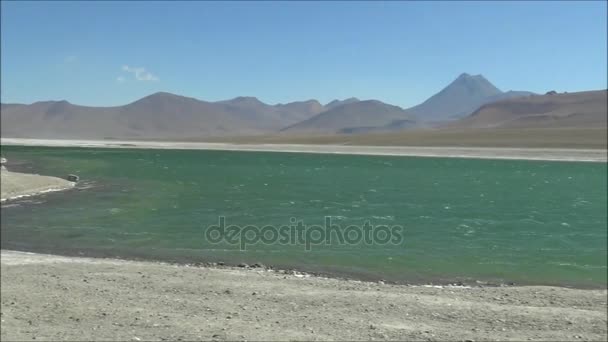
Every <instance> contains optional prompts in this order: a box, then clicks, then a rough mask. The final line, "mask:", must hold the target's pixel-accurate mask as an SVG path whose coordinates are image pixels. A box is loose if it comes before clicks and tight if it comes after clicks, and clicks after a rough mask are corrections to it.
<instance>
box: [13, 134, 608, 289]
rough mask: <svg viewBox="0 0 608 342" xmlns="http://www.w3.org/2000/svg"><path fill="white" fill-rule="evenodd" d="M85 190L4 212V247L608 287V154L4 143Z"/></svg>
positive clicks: (415, 277)
mask: <svg viewBox="0 0 608 342" xmlns="http://www.w3.org/2000/svg"><path fill="white" fill-rule="evenodd" d="M2 154H3V156H6V157H7V158H8V159H9V161H11V162H22V163H21V164H19V165H16V166H15V167H14V169H15V168H17V169H21V170H25V171H27V170H32V171H36V172H39V173H41V174H49V175H57V176H64V175H66V174H68V173H76V174H78V175H79V176H80V177H81V179H82V181H81V182H80V184H79V188H80V189H76V190H70V191H67V192H64V193H53V194H48V195H44V196H41V197H35V198H30V199H25V200H19V201H16V202H11V203H8V204H5V205H3V208H2V248H7V249H16V250H27V251H38V252H52V253H64V254H84V255H105V256H118V257H138V258H147V259H161V260H178V261H195V260H199V261H218V260H222V261H226V262H232V263H238V262H247V263H253V262H261V263H265V264H270V265H280V266H283V267H295V268H299V269H303V270H308V271H320V272H325V273H331V274H340V275H348V276H353V277H357V278H364V279H386V280H392V281H400V282H453V281H464V282H473V281H475V280H480V281H488V282H495V283H505V282H515V283H517V284H546V285H565V286H578V287H605V286H606V283H607V280H606V276H607V274H606V258H607V252H606V245H607V216H606V215H607V214H606V211H607V200H606V186H607V184H606V171H607V168H606V163H576V162H543V161H513V160H476V159H453V158H415V157H387V156H349V155H323V154H296V153H266V152H234V151H192V150H190V151H189V150H142V149H103V148H57V147H54V148H49V147H18V146H3V147H2ZM219 216H225V217H226V220H227V222H228V223H229V224H237V225H243V226H244V225H248V224H250V225H258V226H260V227H261V226H264V225H269V224H271V225H277V226H280V225H285V224H290V218H292V217H293V218H297V219H298V220H302V221H303V222H304V223H305V224H308V225H312V224H323V223H324V217H325V216H330V217H332V220H333V223H335V224H339V225H341V226H342V227H346V226H348V225H350V224H355V225H362V224H363V223H364V222H365V221H367V220H369V221H370V223H372V224H374V225H379V224H386V225H400V226H403V227H404V229H405V230H404V232H403V237H404V242H403V243H402V244H400V245H366V244H358V245H342V246H338V245H335V244H334V245H329V246H325V245H321V246H313V248H312V250H311V251H305V250H304V248H303V246H302V245H297V246H286V245H280V244H272V245H263V244H257V245H254V246H249V247H248V248H247V250H246V251H241V250H239V246H237V245H229V244H219V245H217V244H211V243H209V242H208V241H207V240H206V239H205V234H204V230H205V228H206V227H208V226H209V225H212V224H214V223H216V222H217V221H218V217H219Z"/></svg>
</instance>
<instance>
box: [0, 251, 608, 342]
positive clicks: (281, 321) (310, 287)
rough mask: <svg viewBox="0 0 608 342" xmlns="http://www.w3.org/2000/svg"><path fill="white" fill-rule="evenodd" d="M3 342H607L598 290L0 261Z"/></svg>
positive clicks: (79, 261)
mask: <svg viewBox="0 0 608 342" xmlns="http://www.w3.org/2000/svg"><path fill="white" fill-rule="evenodd" d="M1 271H2V300H1V307H2V315H1V320H2V323H1V328H2V329H1V336H0V337H1V339H2V340H3V341H6V340H33V339H34V338H35V339H36V340H37V341H39V340H178V339H182V340H372V339H373V340H430V341H432V340H598V341H600V340H604V341H605V340H606V338H607V337H608V336H607V329H606V324H607V315H606V308H607V306H606V301H607V291H606V290H579V289H566V288H557V287H472V288H464V287H424V286H406V285H388V284H382V283H371V282H358V281H352V280H340V279H326V278H320V277H314V276H308V275H304V274H284V273H282V272H280V271H271V270H266V269H262V268H256V269H243V268H240V269H239V268H227V267H226V268H221V267H220V268H210V267H194V266H190V267H189V266H177V265H169V264H162V263H153V262H136V261H122V260H112V259H90V258H77V257H61V256H50V255H41V254H31V253H23V252H13V251H6V250H5V251H2V256H1Z"/></svg>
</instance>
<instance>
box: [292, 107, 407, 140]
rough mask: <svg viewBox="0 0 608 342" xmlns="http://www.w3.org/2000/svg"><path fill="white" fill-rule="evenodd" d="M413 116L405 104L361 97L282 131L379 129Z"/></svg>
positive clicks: (336, 131)
mask: <svg viewBox="0 0 608 342" xmlns="http://www.w3.org/2000/svg"><path fill="white" fill-rule="evenodd" d="M409 118H410V117H409V116H408V114H407V113H406V112H405V111H404V110H403V109H402V108H401V107H397V106H392V105H389V104H386V103H383V102H380V101H377V100H367V101H357V102H352V103H348V104H344V105H340V106H337V107H335V108H333V109H330V110H327V111H325V112H322V113H320V114H318V115H316V116H314V117H312V118H310V119H308V120H305V121H302V122H299V123H297V124H295V125H291V126H289V127H286V128H284V129H283V130H282V132H287V133H292V132H311V133H358V132H363V131H369V130H377V129H379V127H384V126H386V125H390V124H391V123H392V122H397V121H403V120H407V119H409Z"/></svg>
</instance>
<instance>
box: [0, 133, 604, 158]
mask: <svg viewBox="0 0 608 342" xmlns="http://www.w3.org/2000/svg"><path fill="white" fill-rule="evenodd" d="M0 144H1V145H5V146H45V147H94V148H132V149H135V148H141V149H176V150H179V149H186V150H220V151H252V152H289V153H319V154H346V155H374V156H404V157H406V156H407V157H436V158H471V159H506V160H539V161H572V162H599V163H605V162H607V161H608V152H607V150H606V149H565V148H504V147H453V146H451V147H437V146H428V147H419V146H359V145H313V144H245V143H239V144H236V143H203V142H161V141H132V140H112V141H109V140H59V139H20V138H2V139H0Z"/></svg>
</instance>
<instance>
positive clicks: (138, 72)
mask: <svg viewBox="0 0 608 342" xmlns="http://www.w3.org/2000/svg"><path fill="white" fill-rule="evenodd" d="M122 70H123V71H126V72H130V73H132V74H133V75H134V76H135V79H136V80H138V81H158V80H159V79H158V77H156V76H154V75H153V74H152V73H151V72H149V71H146V69H145V68H135V67H130V66H128V65H123V66H122Z"/></svg>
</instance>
